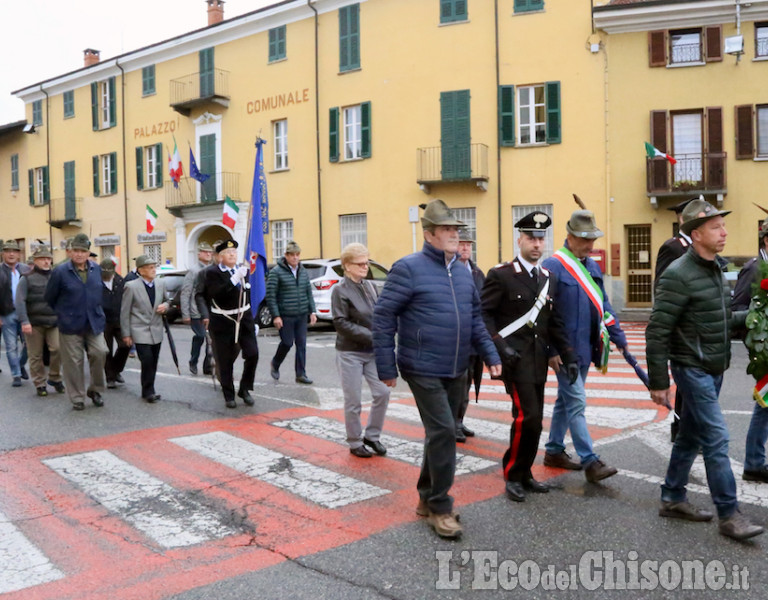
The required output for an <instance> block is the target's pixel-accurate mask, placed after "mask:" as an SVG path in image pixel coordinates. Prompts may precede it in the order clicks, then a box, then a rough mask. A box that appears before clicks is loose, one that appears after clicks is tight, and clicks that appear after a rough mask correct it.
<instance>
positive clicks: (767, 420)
mask: <svg viewBox="0 0 768 600" xmlns="http://www.w3.org/2000/svg"><path fill="white" fill-rule="evenodd" d="M766 441H768V408H763V407H762V406H760V405H759V404H758V403H757V402H755V408H754V410H753V411H752V420H751V421H750V422H749V430H748V431H747V448H746V450H747V455H746V458H745V459H744V470H745V471H759V470H760V469H762V468H763V467H764V466H765V442H766Z"/></svg>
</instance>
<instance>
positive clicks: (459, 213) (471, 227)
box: [453, 208, 477, 262]
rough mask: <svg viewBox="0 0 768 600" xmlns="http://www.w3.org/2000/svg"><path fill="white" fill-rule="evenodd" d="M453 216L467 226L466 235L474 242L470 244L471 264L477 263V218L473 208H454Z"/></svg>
mask: <svg viewBox="0 0 768 600" xmlns="http://www.w3.org/2000/svg"><path fill="white" fill-rule="evenodd" d="M453 214H454V215H455V216H456V218H457V219H458V220H459V221H461V222H462V223H464V224H466V226H467V233H469V235H470V237H471V238H472V239H473V240H475V243H474V244H472V262H477V216H476V214H475V209H474V208H454V209H453Z"/></svg>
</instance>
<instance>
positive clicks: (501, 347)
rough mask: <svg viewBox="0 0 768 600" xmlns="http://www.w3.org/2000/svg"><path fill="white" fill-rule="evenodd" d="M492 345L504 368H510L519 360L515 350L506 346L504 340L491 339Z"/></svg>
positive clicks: (500, 338)
mask: <svg viewBox="0 0 768 600" xmlns="http://www.w3.org/2000/svg"><path fill="white" fill-rule="evenodd" d="M493 343H494V345H495V346H496V350H498V352H499V356H500V357H501V362H502V364H503V365H504V366H505V367H509V368H512V367H514V366H515V364H516V363H517V361H518V360H520V355H519V354H518V352H517V350H515V349H514V348H513V347H512V346H510V345H509V344H507V342H505V341H504V338H502V337H498V338H493Z"/></svg>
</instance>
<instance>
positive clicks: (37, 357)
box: [24, 325, 61, 388]
mask: <svg viewBox="0 0 768 600" xmlns="http://www.w3.org/2000/svg"><path fill="white" fill-rule="evenodd" d="M24 339H26V340H27V355H28V356H29V374H30V376H31V377H32V382H33V383H34V384H35V387H36V388H40V387H45V382H46V381H47V380H50V381H53V382H58V381H61V359H60V357H59V330H58V329H56V327H43V326H42V325H33V326H32V332H31V333H25V334H24ZM46 344H47V345H48V351H49V353H50V355H51V362H50V364H49V367H48V377H46V376H45V365H44V364H43V346H44V345H46Z"/></svg>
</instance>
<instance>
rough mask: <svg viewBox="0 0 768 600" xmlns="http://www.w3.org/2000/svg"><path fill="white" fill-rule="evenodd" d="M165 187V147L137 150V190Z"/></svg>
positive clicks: (160, 145)
mask: <svg viewBox="0 0 768 600" xmlns="http://www.w3.org/2000/svg"><path fill="white" fill-rule="evenodd" d="M159 187H163V145H162V144H153V145H152V146H144V147H143V148H142V147H141V146H139V147H138V148H136V189H138V190H144V189H148V190H153V189H156V188H159Z"/></svg>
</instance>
